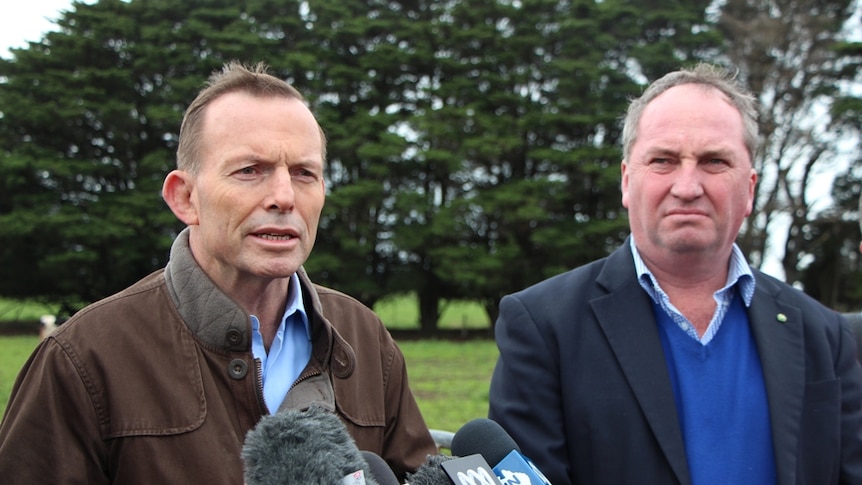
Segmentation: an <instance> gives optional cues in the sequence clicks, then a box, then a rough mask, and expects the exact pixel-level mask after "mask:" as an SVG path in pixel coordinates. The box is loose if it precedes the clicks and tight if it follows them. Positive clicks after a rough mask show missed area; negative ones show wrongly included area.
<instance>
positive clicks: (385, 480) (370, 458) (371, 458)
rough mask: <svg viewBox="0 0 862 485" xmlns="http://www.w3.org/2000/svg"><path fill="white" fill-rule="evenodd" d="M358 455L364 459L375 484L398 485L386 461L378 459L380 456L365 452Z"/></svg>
mask: <svg viewBox="0 0 862 485" xmlns="http://www.w3.org/2000/svg"><path fill="white" fill-rule="evenodd" d="M360 453H361V454H362V458H364V459H365V463H367V464H368V470H369V471H370V472H371V473H370V474H371V477H372V478H374V479H375V480H377V483H379V484H380V485H400V482H399V481H398V478H397V477H396V476H395V473H394V472H393V471H392V469H391V468H389V465H387V464H386V461H385V460H384V459H383V458H380V455H378V454H377V453H373V452H370V451H365V450H362V451H360ZM366 481H367V480H366Z"/></svg>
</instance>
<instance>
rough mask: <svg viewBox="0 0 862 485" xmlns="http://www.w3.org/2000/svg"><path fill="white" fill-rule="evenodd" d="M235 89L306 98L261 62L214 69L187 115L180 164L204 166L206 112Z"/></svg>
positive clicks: (189, 169) (231, 63) (187, 167)
mask: <svg viewBox="0 0 862 485" xmlns="http://www.w3.org/2000/svg"><path fill="white" fill-rule="evenodd" d="M233 92H243V93H247V94H250V95H252V96H256V97H260V98H275V97H281V98H288V99H297V100H300V101H303V102H305V98H303V96H302V94H301V93H300V92H299V91H298V90H297V89H296V88H295V87H293V86H292V85H291V84H289V83H287V82H285V81H283V80H281V79H279V78H277V77H275V76H273V75H272V74H270V73H269V66H267V65H266V64H264V63H262V62H259V63H257V64H254V65H251V66H246V65H244V64H242V63H241V62H239V61H235V60H234V61H229V62H227V63H226V64H225V65H224V66H223V67H222V69H221V70H220V71H217V72H214V73H213V74H212V75H211V76H210V77H209V80H208V81H207V85H206V87H205V88H204V89H203V90H202V91H201V92H200V93H198V95H197V97H196V98H195V99H194V100H193V101H192V102H191V104H190V105H189V107H188V108H186V112H185V114H184V116H183V122H182V125H181V126H180V135H179V145H178V147H177V168H178V169H180V170H185V171H187V172H190V173H192V174H195V173H197V172H198V170H199V168H200V163H201V162H200V153H201V143H202V132H203V125H204V114H205V113H206V109H207V107H209V105H210V103H212V101H213V100H215V99H217V98H219V97H221V96H223V95H225V94H228V93H233ZM320 140H321V145H322V147H323V159H324V160H326V135H325V134H324V133H323V129H322V128H321V129H320Z"/></svg>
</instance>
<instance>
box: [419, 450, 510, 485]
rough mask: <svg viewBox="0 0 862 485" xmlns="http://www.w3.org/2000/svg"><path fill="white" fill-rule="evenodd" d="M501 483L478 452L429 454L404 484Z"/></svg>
mask: <svg viewBox="0 0 862 485" xmlns="http://www.w3.org/2000/svg"><path fill="white" fill-rule="evenodd" d="M452 484H455V485H501V483H500V481H499V480H498V479H497V476H496V475H495V474H494V470H492V469H491V465H489V464H488V462H487V461H485V458H483V457H482V455H479V454H472V455H469V456H463V457H458V456H446V455H429V456H428V457H427V458H426V460H425V463H423V464H422V466H420V467H419V469H417V470H416V472H415V473H408V474H407V484H406V485H452Z"/></svg>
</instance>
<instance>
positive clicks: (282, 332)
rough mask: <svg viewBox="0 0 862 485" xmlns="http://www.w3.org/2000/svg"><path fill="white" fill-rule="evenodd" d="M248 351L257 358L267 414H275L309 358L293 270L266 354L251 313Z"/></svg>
mask: <svg viewBox="0 0 862 485" xmlns="http://www.w3.org/2000/svg"><path fill="white" fill-rule="evenodd" d="M251 351H252V353H253V354H254V357H255V359H258V360H260V369H261V378H262V379H263V399H264V401H265V402H266V407H267V408H269V412H270V413H275V412H276V411H277V410H278V408H279V406H281V402H282V401H284V396H286V395H287V391H288V390H290V386H292V385H293V383H294V382H295V381H296V379H297V378H298V377H299V374H300V373H301V372H302V370H303V369H304V368H305V366H306V364H308V360H309V359H310V358H311V328H310V325H309V324H308V315H307V314H306V312H305V306H304V305H303V303H302V291H301V290H300V286H299V277H298V276H297V275H296V273H294V274H293V276H291V277H290V289H289V290H288V292H287V305H286V307H285V309H284V316H282V318H281V324H280V325H279V326H278V332H277V333H276V334H275V338H274V339H273V340H272V345H270V347H269V353H267V351H266V348H265V347H264V345H263V335H261V333H260V321H259V320H258V319H257V317H256V316H254V315H251Z"/></svg>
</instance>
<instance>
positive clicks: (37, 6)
mask: <svg viewBox="0 0 862 485" xmlns="http://www.w3.org/2000/svg"><path fill="white" fill-rule="evenodd" d="M9 3H12V2H8V3H7V4H6V5H5V6H4V7H3V10H2V15H0V56H2V57H5V58H7V59H8V58H9V57H10V55H9V48H10V47H26V46H27V42H28V41H37V40H39V39H40V38H41V37H42V34H43V33H45V32H47V31H50V30H55V29H56V25H54V21H56V20H57V19H58V18H60V11H61V10H69V9H71V8H72V0H23V1H20V2H14V6H12V5H9ZM86 3H90V2H89V1H88V2H86Z"/></svg>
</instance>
